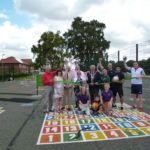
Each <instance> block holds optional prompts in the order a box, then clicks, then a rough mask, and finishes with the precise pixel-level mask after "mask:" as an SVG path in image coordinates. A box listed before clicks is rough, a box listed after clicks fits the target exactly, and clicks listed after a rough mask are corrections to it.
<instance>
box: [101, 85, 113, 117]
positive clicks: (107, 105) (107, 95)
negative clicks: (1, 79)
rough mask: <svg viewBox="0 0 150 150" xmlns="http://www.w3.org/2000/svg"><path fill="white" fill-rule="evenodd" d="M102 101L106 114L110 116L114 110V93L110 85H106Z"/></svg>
mask: <svg viewBox="0 0 150 150" xmlns="http://www.w3.org/2000/svg"><path fill="white" fill-rule="evenodd" d="M101 99H102V101H103V108H104V113H105V114H106V115H110V110H111V108H112V101H113V93H112V91H111V90H110V84H108V83H106V84H105V85H104V90H103V91H102V96H101Z"/></svg>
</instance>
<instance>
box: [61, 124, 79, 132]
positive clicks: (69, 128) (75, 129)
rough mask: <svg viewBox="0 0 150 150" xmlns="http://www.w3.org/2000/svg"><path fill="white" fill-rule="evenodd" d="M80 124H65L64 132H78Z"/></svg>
mask: <svg viewBox="0 0 150 150" xmlns="http://www.w3.org/2000/svg"><path fill="white" fill-rule="evenodd" d="M78 131H79V126H78V125H72V126H63V132H78Z"/></svg>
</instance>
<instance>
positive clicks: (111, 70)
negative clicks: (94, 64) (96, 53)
mask: <svg viewBox="0 0 150 150" xmlns="http://www.w3.org/2000/svg"><path fill="white" fill-rule="evenodd" d="M101 60H102V59H101V58H100V59H99V67H100V69H101V70H104V67H103V65H102V62H101ZM107 74H108V76H109V78H110V89H111V91H112V92H113V90H114V83H113V82H112V79H113V77H114V75H115V71H114V70H113V66H112V63H108V66H107ZM113 93H114V92H113ZM112 107H116V105H114V103H112Z"/></svg>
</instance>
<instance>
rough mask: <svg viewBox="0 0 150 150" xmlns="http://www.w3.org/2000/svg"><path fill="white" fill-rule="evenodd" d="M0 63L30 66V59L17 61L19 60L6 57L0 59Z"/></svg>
mask: <svg viewBox="0 0 150 150" xmlns="http://www.w3.org/2000/svg"><path fill="white" fill-rule="evenodd" d="M0 63H4V64H26V65H30V64H32V60H31V59H19V58H15V57H7V58H4V59H1V60H0Z"/></svg>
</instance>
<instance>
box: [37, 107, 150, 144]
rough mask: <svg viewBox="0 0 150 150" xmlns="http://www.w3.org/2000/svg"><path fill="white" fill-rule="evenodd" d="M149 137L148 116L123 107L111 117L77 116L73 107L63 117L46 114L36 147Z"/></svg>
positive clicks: (149, 121) (149, 116) (115, 110)
mask: <svg viewBox="0 0 150 150" xmlns="http://www.w3.org/2000/svg"><path fill="white" fill-rule="evenodd" d="M146 136H150V115H149V114H146V113H144V112H138V111H133V110H132V111H131V110H130V109H128V108H126V109H125V110H123V111H121V110H118V109H114V110H113V117H107V116H105V115H104V114H101V115H98V116H92V115H90V116H86V115H78V114H77V113H76V112H75V110H74V108H73V110H72V111H70V112H64V113H63V114H58V113H49V114H46V116H45V118H44V122H43V125H42V128H41V132H40V135H39V138H38V142H37V144H38V145H42V144H61V143H72V142H88V141H102V140H114V139H124V138H137V137H146Z"/></svg>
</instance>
